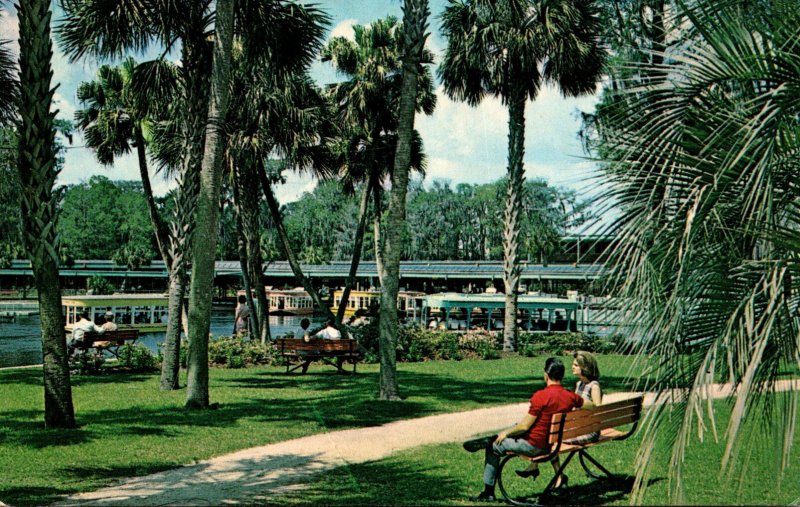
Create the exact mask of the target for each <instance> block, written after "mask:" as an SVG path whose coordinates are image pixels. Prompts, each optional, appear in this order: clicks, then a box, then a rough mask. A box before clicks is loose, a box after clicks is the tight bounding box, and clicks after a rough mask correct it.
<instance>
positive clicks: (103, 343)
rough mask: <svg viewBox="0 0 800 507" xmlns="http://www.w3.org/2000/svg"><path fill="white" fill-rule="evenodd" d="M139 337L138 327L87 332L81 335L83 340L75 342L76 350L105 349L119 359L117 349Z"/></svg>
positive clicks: (132, 342)
mask: <svg viewBox="0 0 800 507" xmlns="http://www.w3.org/2000/svg"><path fill="white" fill-rule="evenodd" d="M138 339H139V330H138V329H117V330H116V331H106V332H105V333H103V334H100V333H94V332H89V333H86V334H84V335H83V340H82V341H80V342H77V343H75V345H74V348H75V349H76V350H82V351H87V350H89V349H96V350H107V351H109V352H110V353H111V354H113V355H114V357H116V358H117V359H119V349H120V347H122V346H123V345H125V344H126V343H130V344H131V345H133V344H134V343H136V340H138Z"/></svg>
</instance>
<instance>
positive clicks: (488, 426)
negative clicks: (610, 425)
mask: <svg viewBox="0 0 800 507" xmlns="http://www.w3.org/2000/svg"><path fill="white" fill-rule="evenodd" d="M778 390H780V391H787V390H800V379H797V380H791V381H789V380H787V381H781V382H780V383H779V385H778ZM729 393H730V386H726V385H717V386H714V388H713V389H712V390H711V391H710V394H711V396H712V397H713V398H721V397H724V396H726V395H728V394H729ZM634 394H635V393H613V394H609V395H607V396H606V397H605V401H606V402H607V403H610V402H613V401H617V400H620V399H624V398H626V397H630V396H634ZM653 402H654V397H653V396H652V395H651V394H648V395H646V396H645V405H652V404H653ZM527 409H528V404H527V403H516V404H512V405H503V406H499V407H491V408H482V409H477V410H470V411H468V412H458V413H453V414H441V415H434V416H429V417H422V418H418V419H409V420H405V421H396V422H392V423H389V424H384V425H382V426H377V427H371V428H358V429H350V430H343V431H335V432H331V433H323V434H318V435H311V436H308V437H303V438H298V439H295V440H289V441H286V442H279V443H276V444H271V445H266V446H262V447H254V448H252V449H245V450H242V451H238V452H235V453H232V454H226V455H224V456H218V457H216V458H212V459H209V460H205V461H201V462H199V463H196V464H192V465H186V466H183V467H180V468H176V469H173V470H167V471H165V472H160V473H157V474H153V475H148V476H144V477H137V478H133V479H130V480H126V481H124V482H122V483H120V484H117V485H115V486H111V487H107V488H104V489H100V490H97V491H93V492H90V493H82V494H79V495H75V496H72V497H69V498H67V499H66V500H65V501H64V502H62V503H61V504H60V505H158V506H166V505H200V506H202V505H222V504H237V503H246V504H253V503H264V502H269V500H270V498H271V497H272V496H273V495H275V494H279V493H282V492H287V491H290V490H292V489H298V488H302V487H303V485H304V484H305V483H307V482H308V481H309V480H311V478H312V476H313V475H315V474H318V473H320V472H323V471H325V470H330V469H332V468H336V467H340V466H342V465H346V464H355V463H364V462H367V461H373V460H379V459H382V458H385V457H387V456H389V455H390V454H393V453H396V452H399V451H403V450H405V449H410V448H413V447H418V446H422V445H428V444H438V443H447V442H460V441H463V440H467V439H468V438H470V437H472V436H474V435H479V434H485V433H491V432H494V431H497V430H500V429H503V428H506V427H508V426H511V425H512V424H513V423H514V421H516V420H517V419H519V417H520V416H521V415H522V414H524V413H525V412H526V411H527Z"/></svg>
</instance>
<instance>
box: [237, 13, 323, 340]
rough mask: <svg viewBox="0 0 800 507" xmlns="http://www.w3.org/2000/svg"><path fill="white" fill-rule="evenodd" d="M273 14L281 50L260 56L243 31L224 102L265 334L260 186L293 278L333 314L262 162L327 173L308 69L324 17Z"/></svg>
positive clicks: (319, 107)
mask: <svg viewBox="0 0 800 507" xmlns="http://www.w3.org/2000/svg"><path fill="white" fill-rule="evenodd" d="M290 7H291V5H289V6H287V8H290ZM301 13H302V16H300V14H301ZM277 21H279V22H282V23H283V24H284V25H286V26H287V31H291V32H293V35H292V36H291V37H288V38H287V39H286V40H284V41H282V42H281V44H282V47H281V51H280V52H276V53H275V54H274V55H272V56H269V55H268V57H267V58H265V57H264V56H263V55H262V53H261V51H260V50H259V49H258V47H255V48H254V47H253V46H252V45H251V44H249V43H248V40H247V39H246V38H244V37H242V38H240V39H239V43H238V44H237V48H236V51H235V58H234V63H235V70H234V77H233V79H234V82H235V88H236V90H237V91H238V92H237V94H236V95H235V96H234V97H233V98H232V100H233V103H232V105H231V107H230V109H229V115H228V125H229V130H228V138H227V148H226V157H227V165H228V166H229V167H230V168H231V173H232V177H233V178H234V180H233V185H234V189H235V191H236V193H237V194H239V196H238V199H237V209H238V210H239V213H240V215H241V218H242V219H243V222H244V223H243V229H244V235H245V237H246V238H245V239H246V241H245V245H244V246H245V248H244V252H243V253H244V257H245V260H246V262H245V263H246V264H247V265H249V268H247V271H248V274H249V278H250V280H249V281H250V283H251V285H252V286H253V287H254V289H255V293H256V296H257V298H258V301H259V305H258V310H259V314H260V315H259V317H260V318H259V323H260V324H261V331H260V335H261V337H262V339H264V340H265V339H266V338H267V337H268V335H269V328H268V322H269V321H268V314H267V311H268V306H267V305H268V300H267V298H266V293H265V290H264V280H263V256H262V254H261V227H260V220H259V207H260V206H259V205H260V202H261V200H260V198H259V194H260V192H261V191H263V192H264V195H265V197H266V200H267V204H268V209H269V211H270V215H271V216H272V221H273V223H274V224H275V228H276V229H277V231H278V233H279V237H280V239H281V241H280V243H281V246H282V248H283V250H284V253H285V254H286V257H287V259H288V260H289V264H290V266H291V268H292V270H293V273H294V275H295V278H296V280H297V283H298V284H299V285H302V286H303V287H304V288H305V290H306V291H307V292H308V293H309V295H310V296H311V297H312V299H313V300H314V304H315V305H316V306H317V307H318V308H320V309H321V310H323V311H327V312H328V313H330V309H329V308H328V307H327V306H326V305H324V304H323V303H322V299H321V297H320V296H319V293H318V292H317V291H316V289H315V288H314V286H313V285H312V284H311V281H310V280H309V279H308V278H307V277H306V276H304V274H303V272H302V268H301V266H300V263H299V262H298V259H297V256H296V255H295V253H294V252H293V249H292V246H291V244H290V243H289V239H288V236H287V235H286V234H285V230H284V227H283V218H282V215H281V212H280V206H279V204H278V202H277V200H276V199H275V196H274V194H273V193H272V182H271V180H270V178H269V177H268V175H267V173H266V163H267V162H265V160H267V159H269V158H272V157H280V158H281V159H282V160H283V162H284V163H285V164H287V165H288V166H293V168H295V169H298V170H306V169H311V170H313V171H314V173H315V174H316V175H317V176H318V177H327V176H328V164H327V160H326V159H327V156H326V151H325V149H324V145H323V143H321V142H320V139H321V138H324V137H326V136H327V135H328V134H327V133H326V132H327V130H329V126H328V123H329V122H328V118H327V115H326V110H325V107H324V101H323V100H322V98H321V96H320V94H319V91H318V90H317V88H316V87H315V86H314V85H313V83H312V82H311V80H310V79H309V78H308V76H307V75H306V71H307V68H308V66H309V65H310V63H311V61H312V60H313V58H314V56H315V54H316V52H317V51H318V49H319V47H320V46H321V45H322V41H323V37H324V31H325V26H326V25H327V23H328V18H327V16H325V15H324V14H322V13H321V12H320V11H317V10H315V9H311V8H307V9H304V10H302V11H299V12H298V11H294V12H293V11H292V10H287V11H286V12H285V13H284V15H283V19H281V18H278V19H277ZM292 25H294V26H292ZM290 41H291V43H289V42H290Z"/></svg>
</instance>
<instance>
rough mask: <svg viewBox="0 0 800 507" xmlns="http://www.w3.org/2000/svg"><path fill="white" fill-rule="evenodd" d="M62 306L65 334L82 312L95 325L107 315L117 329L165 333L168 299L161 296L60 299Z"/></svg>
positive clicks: (122, 295) (123, 295)
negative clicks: (87, 314) (110, 316)
mask: <svg viewBox="0 0 800 507" xmlns="http://www.w3.org/2000/svg"><path fill="white" fill-rule="evenodd" d="M61 305H62V308H63V311H64V316H65V317H66V325H65V326H64V328H65V329H66V330H67V331H72V328H73V327H74V326H75V323H76V322H78V321H79V320H80V315H81V312H83V311H84V310H86V311H87V312H89V319H90V320H92V321H94V322H97V321H98V320H99V318H100V317H103V316H104V315H105V314H106V312H112V313H113V314H114V323H115V324H117V326H118V327H119V328H120V329H138V330H140V331H142V332H151V331H152V332H159V331H166V329H167V315H168V311H167V297H166V296H164V295H161V294H113V295H110V296H63V297H62V298H61Z"/></svg>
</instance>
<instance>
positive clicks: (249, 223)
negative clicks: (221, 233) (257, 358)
mask: <svg viewBox="0 0 800 507" xmlns="http://www.w3.org/2000/svg"><path fill="white" fill-rule="evenodd" d="M242 169H243V173H242V178H243V179H242V181H244V182H247V183H248V184H246V185H244V186H242V187H240V189H239V190H240V193H241V194H242V232H243V233H244V237H245V246H246V248H247V262H248V269H249V270H250V280H251V282H252V283H253V286H254V287H253V288H254V291H255V293H256V299H257V300H258V305H256V307H255V308H254V310H255V311H254V314H255V315H257V316H258V325H257V326H256V329H257V332H256V336H258V338H259V341H260V342H261V343H262V344H264V343H266V342H267V340H268V339H269V337H270V333H269V300H267V291H266V288H265V287H264V286H265V285H266V284H265V281H264V262H263V260H262V257H261V221H260V220H259V211H260V206H259V205H260V204H261V203H260V202H259V192H258V186H256V185H253V182H254V181H255V179H256V175H255V174H254V173H255V168H254V167H253V163H252V161H251V160H246V161H245V163H244V165H243V166H242ZM251 308H253V307H251Z"/></svg>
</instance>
